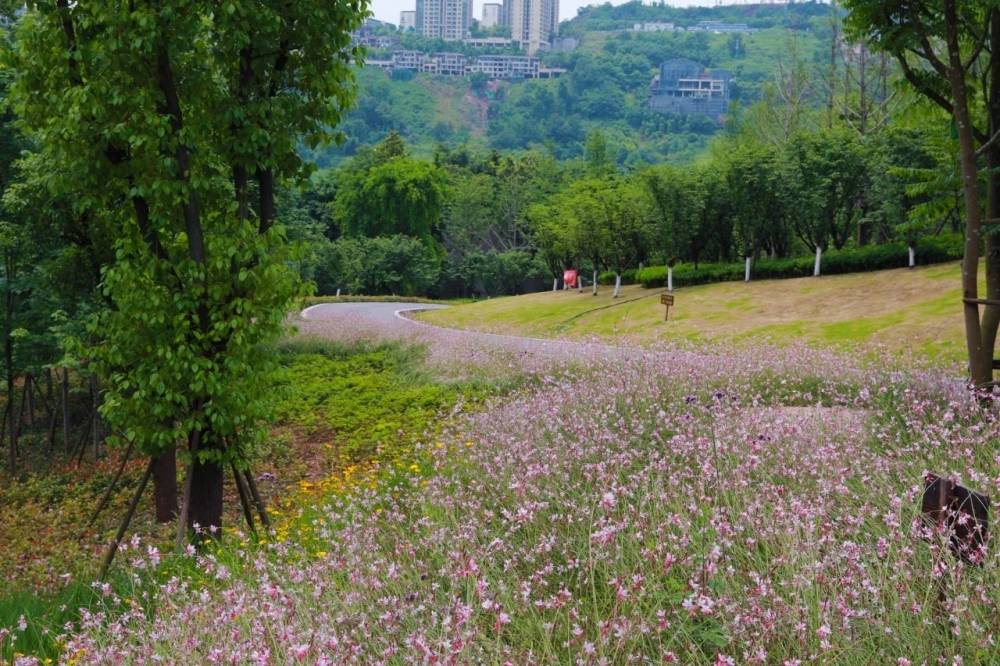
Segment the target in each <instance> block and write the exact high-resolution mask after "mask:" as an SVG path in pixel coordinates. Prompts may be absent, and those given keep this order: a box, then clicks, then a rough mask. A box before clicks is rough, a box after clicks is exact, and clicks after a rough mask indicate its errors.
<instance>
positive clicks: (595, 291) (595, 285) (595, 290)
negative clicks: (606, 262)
mask: <svg viewBox="0 0 1000 666" xmlns="http://www.w3.org/2000/svg"><path fill="white" fill-rule="evenodd" d="M594 296H597V271H594Z"/></svg>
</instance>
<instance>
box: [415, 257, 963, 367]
mask: <svg viewBox="0 0 1000 666" xmlns="http://www.w3.org/2000/svg"><path fill="white" fill-rule="evenodd" d="M960 275H961V274H960V266H959V264H958V263H948V264H940V265H936V266H928V267H920V268H916V269H913V270H906V269H898V270H887V271H877V272H872V273H856V274H851V275H835V276H824V277H822V278H818V279H817V278H811V277H810V278H798V279H792V280H761V281H756V282H750V283H749V284H746V283H743V282H726V283H721V284H712V285H700V286H695V287H685V288H681V289H677V290H676V291H675V295H676V301H675V306H674V307H673V308H671V310H670V321H664V320H663V306H661V305H660V298H659V294H660V293H662V291H663V290H661V289H643V288H642V287H640V286H629V287H624V288H623V289H622V295H621V297H619V298H618V299H617V301H615V300H613V299H612V298H611V288H610V287H604V286H602V287H601V288H600V293H599V294H598V295H597V296H596V297H595V296H591V294H590V292H589V290H584V292H583V294H578V293H577V292H575V291H569V292H565V291H560V292H540V293H537V294H528V295H525V296H514V297H507V298H496V299H491V300H487V301H480V302H477V303H472V304H465V305H460V306H456V307H452V308H447V309H443V310H435V311H429V312H423V313H420V315H419V317H420V318H421V319H423V320H424V321H427V322H429V323H433V324H437V325H441V326H449V327H457V328H469V329H475V330H483V331H490V332H501V333H512V334H518V335H529V336H538V337H560V338H580V337H590V336H597V337H600V338H604V339H608V340H614V341H621V342H628V343H635V344H650V343H655V342H659V341H668V340H675V341H678V340H679V341H689V342H725V341H741V342H750V341H753V342H761V341H767V342H772V343H777V344H786V343H790V342H799V341H802V342H806V343H810V344H818V345H821V346H830V347H834V348H838V349H847V348H856V347H859V346H860V347H864V346H876V345H877V346H884V347H885V348H887V349H889V350H890V351H893V352H900V353H903V352H913V353H916V354H918V355H920V356H923V357H927V358H930V359H933V360H935V361H938V362H943V363H948V362H952V361H957V360H959V359H960V358H961V357H962V355H963V354H964V342H963V336H962V330H963V329H962V321H961V317H962V311H961V289H960V285H959V283H960V279H961V278H960Z"/></svg>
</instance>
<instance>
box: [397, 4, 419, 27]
mask: <svg viewBox="0 0 1000 666" xmlns="http://www.w3.org/2000/svg"><path fill="white" fill-rule="evenodd" d="M399 29H400V30H404V31H405V30H416V29H417V13H416V12H415V11H413V10H412V9H411V10H405V9H404V10H403V11H401V12H399Z"/></svg>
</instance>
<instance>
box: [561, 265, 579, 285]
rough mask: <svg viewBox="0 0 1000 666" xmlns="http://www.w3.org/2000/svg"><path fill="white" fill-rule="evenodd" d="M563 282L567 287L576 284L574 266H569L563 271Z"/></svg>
mask: <svg viewBox="0 0 1000 666" xmlns="http://www.w3.org/2000/svg"><path fill="white" fill-rule="evenodd" d="M563 284H565V285H566V287H567V288H569V287H575V286H576V271H575V270H573V269H572V268H567V269H566V270H564V271H563Z"/></svg>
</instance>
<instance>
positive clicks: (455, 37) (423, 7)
mask: <svg viewBox="0 0 1000 666" xmlns="http://www.w3.org/2000/svg"><path fill="white" fill-rule="evenodd" d="M415 19H416V20H415V22H416V29H417V32H419V33H420V34H421V35H423V36H424V37H433V38H436V39H443V40H445V41H459V40H462V39H465V38H466V37H468V36H469V27H470V26H471V25H472V0H417V11H416V17H415Z"/></svg>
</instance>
